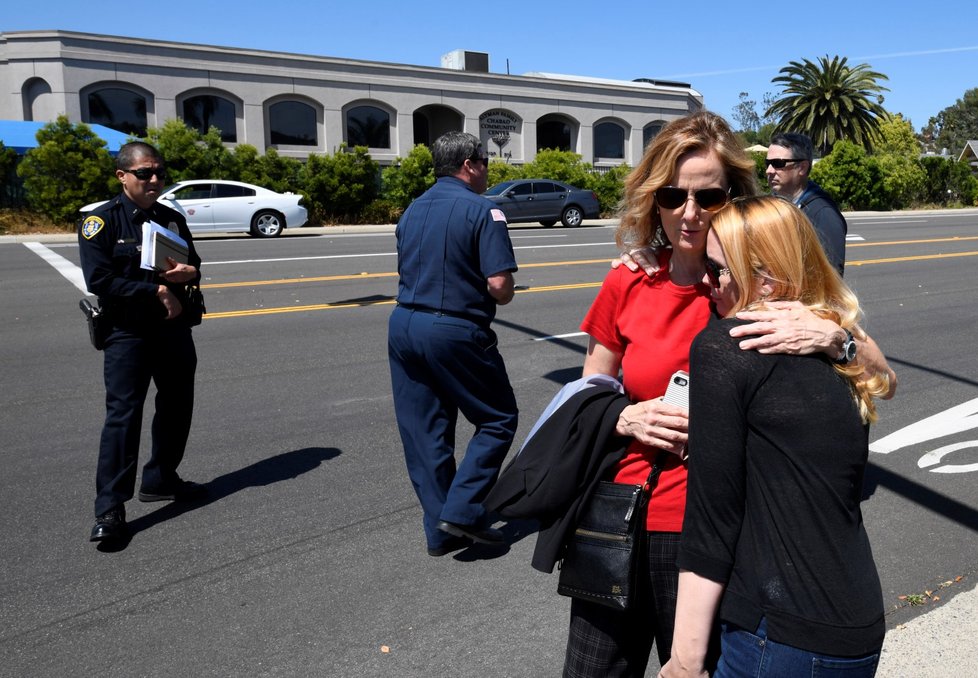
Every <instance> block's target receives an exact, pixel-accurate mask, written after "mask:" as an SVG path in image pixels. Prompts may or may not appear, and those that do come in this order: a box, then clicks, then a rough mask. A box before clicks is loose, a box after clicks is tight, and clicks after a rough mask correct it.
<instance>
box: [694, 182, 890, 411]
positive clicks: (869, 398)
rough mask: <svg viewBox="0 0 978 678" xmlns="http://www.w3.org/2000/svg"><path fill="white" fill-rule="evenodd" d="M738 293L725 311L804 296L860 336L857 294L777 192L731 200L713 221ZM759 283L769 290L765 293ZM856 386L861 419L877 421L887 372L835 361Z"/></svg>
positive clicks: (807, 225)
mask: <svg viewBox="0 0 978 678" xmlns="http://www.w3.org/2000/svg"><path fill="white" fill-rule="evenodd" d="M711 226H712V228H713V232H714V234H715V235H716V237H717V239H718V240H719V242H720V245H721V246H722V247H723V254H724V256H725V257H726V260H727V262H726V265H727V268H728V269H730V275H731V277H732V278H733V280H734V282H736V283H737V288H738V289H739V290H740V296H739V298H738V299H737V301H736V303H734V305H733V308H731V310H730V312H729V313H728V314H727V317H731V316H733V315H734V314H735V313H737V312H738V311H741V310H757V309H763V308H765V302H768V301H800V302H801V303H802V304H804V305H805V306H806V307H807V308H808V309H810V310H811V311H812V312H813V313H815V314H816V315H818V316H819V317H822V318H827V319H829V320H832V321H833V322H836V323H838V324H839V325H840V326H841V327H843V328H844V329H847V330H849V331H850V332H852V333H853V335H855V336H857V337H859V338H860V339H865V337H866V334H865V332H863V330H862V329H861V328H860V327H859V325H858V323H859V320H860V319H861V318H862V311H861V309H860V307H859V300H858V299H857V298H856V295H855V294H854V293H853V292H852V290H851V289H849V286H848V285H846V283H845V282H844V281H843V280H842V276H840V275H839V272H838V271H837V270H836V268H835V267H834V266H832V264H830V263H829V260H828V258H827V257H826V256H825V251H824V250H823V249H822V244H821V243H820V242H819V240H818V235H817V234H816V233H815V229H814V228H813V227H812V224H811V222H810V221H809V220H808V218H807V217H806V216H805V215H804V213H803V212H802V211H801V210H800V209H798V208H797V207H796V206H795V205H794V204H792V203H790V202H788V201H787V200H784V199H782V198H777V197H774V196H753V197H745V198H739V199H736V200H733V201H731V202H730V204H728V205H726V206H725V207H724V208H723V209H721V210H720V211H719V212H717V213H716V214H715V215H714V217H713V220H712V221H711ZM761 283H767V285H768V286H769V287H770V290H771V291H770V293H765V294H764V295H763V296H761V291H760V290H761ZM835 370H836V371H837V372H838V373H839V374H841V375H843V376H844V377H846V378H847V379H848V380H849V383H850V385H851V386H852V390H853V394H854V397H855V400H856V404H857V405H858V406H859V412H860V415H861V416H862V419H863V423H870V422H873V421H876V405H875V404H874V402H873V398H875V397H880V396H882V395H884V394H886V392H887V391H888V389H889V378H888V377H887V376H886V375H885V374H876V375H872V376H870V377H866V376H865V374H864V372H863V369H862V367H861V366H859V365H858V364H857V365H852V364H850V365H835Z"/></svg>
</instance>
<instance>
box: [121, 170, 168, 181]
mask: <svg viewBox="0 0 978 678" xmlns="http://www.w3.org/2000/svg"><path fill="white" fill-rule="evenodd" d="M122 171H123V172H128V173H129V174H131V175H133V176H134V177H136V178H137V179H139V180H140V181H146V180H147V179H152V178H153V175H154V174H155V175H156V178H157V179H159V180H160V181H166V170H165V169H163V168H162V167H159V168H156V167H140V168H139V169H134V170H129V169H127V170H122Z"/></svg>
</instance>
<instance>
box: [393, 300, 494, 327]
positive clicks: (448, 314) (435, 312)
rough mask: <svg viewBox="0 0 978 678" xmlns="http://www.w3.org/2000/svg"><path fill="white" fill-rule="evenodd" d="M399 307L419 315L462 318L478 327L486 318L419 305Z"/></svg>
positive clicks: (398, 303)
mask: <svg viewBox="0 0 978 678" xmlns="http://www.w3.org/2000/svg"><path fill="white" fill-rule="evenodd" d="M397 305H398V306H401V307H402V308H406V309H407V310H409V311H417V312H418V313H430V314H431V315H437V316H445V317H447V318H460V319H461V320H468V321H469V322H472V323H475V324H477V325H482V324H484V322H485V318H482V319H479V318H474V317H473V316H471V315H466V314H465V313H455V312H453V311H442V310H441V309H437V308H429V307H427V306H418V305H417V304H402V303H401V302H397Z"/></svg>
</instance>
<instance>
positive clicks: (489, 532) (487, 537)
mask: <svg viewBox="0 0 978 678" xmlns="http://www.w3.org/2000/svg"><path fill="white" fill-rule="evenodd" d="M438 529H439V530H441V531H442V532H448V534H453V535H455V536H456V537H468V538H469V539H471V540H472V541H477V542H479V543H480V544H505V543H506V537H505V536H504V535H503V533H502V532H500V531H499V530H497V529H495V528H492V527H476V526H474V525H459V524H458V523H450V522H448V521H447V520H439V521H438Z"/></svg>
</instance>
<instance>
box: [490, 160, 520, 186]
mask: <svg viewBox="0 0 978 678" xmlns="http://www.w3.org/2000/svg"><path fill="white" fill-rule="evenodd" d="M524 176H525V175H524V174H523V168H522V167H517V166H516V165H510V164H509V163H508V162H503V161H502V160H490V161H489V178H488V179H487V182H488V185H489V186H495V185H496V184H501V183H502V182H504V181H512V180H514V179H522V178H523V177H524Z"/></svg>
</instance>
